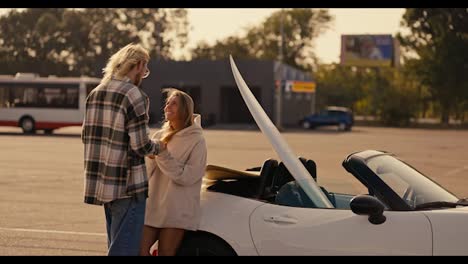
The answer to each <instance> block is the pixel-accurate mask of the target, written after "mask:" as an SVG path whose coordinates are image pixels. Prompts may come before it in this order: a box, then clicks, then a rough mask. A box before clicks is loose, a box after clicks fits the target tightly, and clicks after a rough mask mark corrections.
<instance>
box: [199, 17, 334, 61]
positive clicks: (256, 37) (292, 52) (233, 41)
mask: <svg viewBox="0 0 468 264" xmlns="http://www.w3.org/2000/svg"><path fill="white" fill-rule="evenodd" d="M332 20H333V17H332V16H331V15H330V14H329V13H328V10H323V9H319V10H313V9H308V8H295V9H285V10H283V11H277V12H275V13H273V14H272V15H271V16H270V17H268V18H267V19H266V20H265V21H264V22H263V23H262V24H261V25H258V26H253V27H250V28H248V29H247V30H246V34H245V36H231V37H228V38H225V39H223V40H219V41H217V42H216V43H215V44H214V45H212V46H210V45H208V44H207V43H206V42H201V43H199V44H198V46H197V47H195V48H194V49H193V50H192V59H199V58H205V59H212V60H215V59H225V58H227V57H228V56H229V54H232V55H233V56H234V57H237V58H253V59H264V60H276V59H278V52H279V43H280V40H281V32H280V28H281V23H282V24H283V36H284V38H283V54H284V56H283V61H284V63H286V64H289V65H291V66H295V67H297V68H300V69H303V70H310V69H312V67H313V66H314V65H315V64H316V61H317V59H316V56H315V54H314V51H313V49H314V42H313V41H314V40H315V39H316V38H317V36H319V35H320V34H321V33H323V32H324V31H325V30H326V29H328V28H329V24H330V22H331V21H332Z"/></svg>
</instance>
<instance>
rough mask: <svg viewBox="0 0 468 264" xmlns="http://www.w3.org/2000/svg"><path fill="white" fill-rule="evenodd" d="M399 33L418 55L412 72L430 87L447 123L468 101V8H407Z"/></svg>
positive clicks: (403, 42)
mask: <svg viewBox="0 0 468 264" xmlns="http://www.w3.org/2000/svg"><path fill="white" fill-rule="evenodd" d="M402 26H404V27H407V28H408V29H409V30H410V31H411V34H408V35H403V34H401V33H400V34H399V40H400V42H401V44H402V46H403V47H404V48H406V49H407V51H412V52H414V53H415V54H416V55H417V59H413V61H412V63H411V66H412V71H414V73H415V74H416V75H417V76H419V78H420V81H421V83H422V84H423V85H426V86H427V87H429V91H430V93H431V94H432V97H433V99H434V100H437V102H438V104H439V106H440V111H441V113H440V114H441V122H442V123H444V124H447V123H448V121H449V117H450V114H451V113H453V111H454V110H456V107H457V106H464V105H466V101H467V100H468V76H467V72H468V64H467V61H468V8H408V9H407V10H406V12H405V14H404V15H403V20H402Z"/></svg>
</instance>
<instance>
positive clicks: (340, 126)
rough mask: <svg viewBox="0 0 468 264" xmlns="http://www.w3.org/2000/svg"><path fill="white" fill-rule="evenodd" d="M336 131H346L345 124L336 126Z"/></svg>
mask: <svg viewBox="0 0 468 264" xmlns="http://www.w3.org/2000/svg"><path fill="white" fill-rule="evenodd" d="M338 130H339V131H345V130H346V124H345V123H339V124H338Z"/></svg>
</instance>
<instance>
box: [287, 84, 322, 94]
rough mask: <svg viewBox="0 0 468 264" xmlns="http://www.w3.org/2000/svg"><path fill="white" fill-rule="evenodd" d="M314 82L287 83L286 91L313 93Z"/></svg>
mask: <svg viewBox="0 0 468 264" xmlns="http://www.w3.org/2000/svg"><path fill="white" fill-rule="evenodd" d="M316 86H317V84H316V83H315V82H301V81H287V82H286V91H287V92H295V93H315V88H316Z"/></svg>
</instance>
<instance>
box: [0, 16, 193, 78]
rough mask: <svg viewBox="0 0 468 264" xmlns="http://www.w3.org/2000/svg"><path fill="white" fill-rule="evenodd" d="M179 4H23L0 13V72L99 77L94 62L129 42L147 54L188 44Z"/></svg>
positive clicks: (167, 53) (165, 53) (164, 55)
mask: <svg viewBox="0 0 468 264" xmlns="http://www.w3.org/2000/svg"><path fill="white" fill-rule="evenodd" d="M187 33H188V22H187V12H186V10H183V9H149V8H143V9H130V8H117V9H62V8H42V9H32V8H31V9H27V10H25V11H22V12H18V11H15V10H12V11H10V12H9V13H8V14H7V15H5V16H3V17H0V71H1V72H2V73H3V74H14V73H16V72H20V71H23V72H24V71H26V72H36V73H39V74H41V75H49V74H55V75H62V76H70V75H81V74H83V75H90V76H101V70H100V69H99V68H98V67H97V65H99V64H103V63H105V61H106V60H107V59H108V58H109V56H110V55H111V54H113V53H114V52H115V51H117V50H118V49H119V48H121V47H123V46H125V45H127V44H128V43H130V42H138V43H141V44H142V45H143V46H145V47H146V48H147V49H148V50H149V51H150V54H151V56H152V58H159V59H170V58H173V55H172V54H173V51H174V49H177V48H181V47H183V46H185V45H186V43H187Z"/></svg>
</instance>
